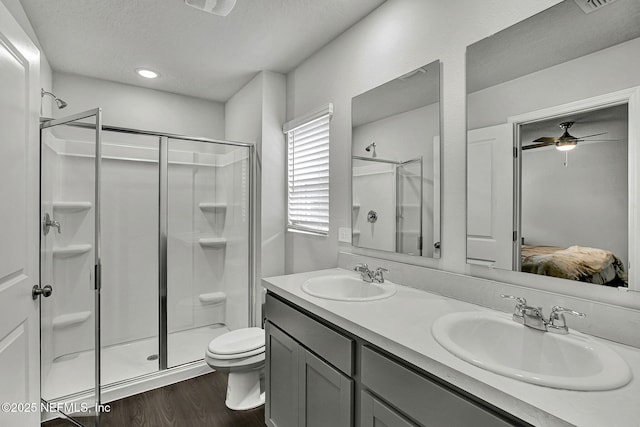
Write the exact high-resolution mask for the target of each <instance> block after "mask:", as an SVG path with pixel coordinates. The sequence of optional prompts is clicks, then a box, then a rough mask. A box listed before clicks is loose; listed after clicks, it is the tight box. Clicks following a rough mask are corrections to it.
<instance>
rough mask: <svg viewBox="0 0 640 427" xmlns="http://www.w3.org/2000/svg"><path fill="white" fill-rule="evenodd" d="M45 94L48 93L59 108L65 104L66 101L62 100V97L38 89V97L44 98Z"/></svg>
mask: <svg viewBox="0 0 640 427" xmlns="http://www.w3.org/2000/svg"><path fill="white" fill-rule="evenodd" d="M45 95H49V96H51V97H52V98H53V100H54V101H55V102H56V106H57V107H58V109H59V110H61V109H63V108H64V107H66V106H67V103H66V102H65V101H63V100H62V99H60V98H58V97H57V96H55V95H54V94H52V93H51V92H47V91H46V90H44V89H40V98H44V96H45Z"/></svg>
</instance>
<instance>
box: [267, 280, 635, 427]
mask: <svg viewBox="0 0 640 427" xmlns="http://www.w3.org/2000/svg"><path fill="white" fill-rule="evenodd" d="M326 274H353V275H356V276H357V274H356V273H354V272H351V271H348V270H342V269H338V268H336V269H330V270H321V271H313V272H309V273H299V274H291V275H286V276H277V277H270V278H266V279H263V281H262V285H263V286H264V287H265V288H266V289H267V290H269V291H271V292H273V293H275V294H277V295H279V296H281V297H283V298H285V299H287V300H289V301H290V302H292V303H293V304H296V305H298V306H300V307H302V308H304V309H306V310H309V311H310V312H312V313H314V314H316V315H318V316H320V317H322V318H324V319H326V320H327V321H329V322H331V323H333V324H335V325H336V326H338V327H340V328H343V329H345V330H347V331H349V332H351V333H353V334H354V335H356V336H358V337H360V338H362V339H364V340H366V341H369V342H370V343H372V344H374V345H376V346H378V347H380V348H382V349H384V350H386V351H388V352H390V353H392V354H395V355H396V356H398V357H400V358H401V359H404V360H406V361H407V362H409V363H411V364H413V365H415V366H417V367H419V368H421V369H423V370H425V371H427V372H430V373H432V374H433V375H436V376H438V377H440V378H442V379H443V380H445V381H447V382H449V383H450V384H453V385H455V386H457V387H460V388H461V389H463V390H466V391H467V392H469V393H471V394H474V395H476V396H478V397H479V398H481V399H483V400H485V401H486V402H489V403H491V404H493V405H495V406H497V407H498V408H501V409H503V410H505V411H507V412H509V413H511V414H513V415H515V416H517V417H519V418H521V419H523V420H525V421H527V422H529V423H531V424H533V425H536V426H567V425H575V426H580V427H583V426H584V427H587V426H594V427H604V426H606V427H615V426H620V427H622V426H625V427H638V426H640V380H638V378H640V350H639V349H636V348H633V347H628V346H624V345H620V344H616V343H613V342H610V341H606V340H601V339H598V338H593V339H594V340H597V341H600V342H602V343H606V344H607V345H609V346H610V347H611V348H613V349H614V350H615V351H616V352H617V353H618V354H619V355H620V356H621V357H622V358H623V359H624V360H625V361H626V362H627V363H628V364H629V366H630V367H631V370H632V372H633V376H634V378H633V379H632V380H631V382H630V383H629V384H627V385H626V386H624V387H622V388H619V389H617V390H609V391H571V390H558V389H553V388H547V387H542V386H536V385H532V384H529V383H525V382H521V381H518V380H514V379H511V378H508V377H504V376H501V375H498V374H494V373H492V372H489V371H486V370H484V369H481V368H478V367H476V366H474V365H471V364H469V363H467V362H464V361H463V360H461V359H458V358H457V357H456V356H454V355H452V354H451V353H449V352H448V351H447V350H445V349H444V348H443V347H441V346H440V344H438V343H437V342H436V341H435V339H434V338H433V336H432V335H431V325H432V324H433V322H434V321H435V320H436V319H437V318H439V317H440V316H443V315H445V314H448V313H453V312H462V311H491V310H489V309H487V308H484V307H480V306H477V305H473V304H469V303H466V302H462V301H458V300H455V299H451V298H447V297H443V296H440V295H435V294H432V293H429V292H425V291H421V290H417V289H413V288H409V287H405V286H398V291H397V293H396V294H395V295H394V296H392V297H390V298H387V299H383V300H378V301H369V302H343V301H333V300H326V299H322V298H317V297H313V296H311V295H308V294H306V293H305V292H303V291H302V289H301V285H302V283H303V282H304V281H305V280H307V279H309V278H311V277H316V276H322V275H326ZM569 326H571V325H569ZM616 326H619V327H623V325H613V327H616ZM639 333H640V332H639Z"/></svg>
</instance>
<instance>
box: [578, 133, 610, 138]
mask: <svg viewBox="0 0 640 427" xmlns="http://www.w3.org/2000/svg"><path fill="white" fill-rule="evenodd" d="M608 133H609V132H602V133H594V134H593V135H585V136H577V137H576V138H578V139H584V138H590V137H592V136H600V135H606V134H608Z"/></svg>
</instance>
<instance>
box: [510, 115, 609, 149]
mask: <svg viewBox="0 0 640 427" xmlns="http://www.w3.org/2000/svg"><path fill="white" fill-rule="evenodd" d="M574 123H575V122H562V123H560V128H561V129H562V130H563V132H562V135H560V136H558V137H550V136H543V137H541V138H538V139H535V140H533V142H537V144H531V145H525V146H523V147H522V149H523V150H531V149H533V148H540V147H546V146H549V145H555V146H556V150H560V151H570V150H573V149H574V148H576V146H577V145H578V142H581V141H586V140H587V139H586V138H593V137H594V136H600V135H604V134H606V133H607V132H602V133H594V134H593V135H586V136H580V137H575V136H573V135H571V134H570V133H569V128H570V127H571V126H573V124H574ZM588 141H591V142H596V141H598V142H600V141H603V142H604V141H615V140H613V139H601V140H595V139H589V140H588Z"/></svg>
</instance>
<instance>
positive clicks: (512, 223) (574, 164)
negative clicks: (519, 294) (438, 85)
mask: <svg viewBox="0 0 640 427" xmlns="http://www.w3.org/2000/svg"><path fill="white" fill-rule="evenodd" d="M595 3H598V4H600V5H599V6H595ZM639 67H640V2H638V1H636V0H619V1H616V2H608V3H607V2H591V1H587V0H565V1H562V2H560V3H558V4H556V5H555V6H553V7H551V8H549V9H547V10H545V11H543V12H541V13H539V14H537V15H535V16H532V17H531V18H529V19H527V20H525V21H522V22H520V23H518V24H516V25H514V26H512V27H510V28H507V29H505V30H503V31H500V32H499V33H497V34H495V35H493V36H491V37H488V38H486V39H484V40H481V41H479V42H477V43H474V44H473V45H471V46H468V48H467V109H468V110H467V131H468V132H467V262H468V263H471V264H479V265H484V266H488V267H491V268H501V269H508V270H513V271H521V272H526V273H533V274H541V275H545V276H552V277H556V278H559V279H564V280H573V281H576V282H580V283H581V284H582V283H584V284H585V285H588V286H594V285H597V286H609V287H612V288H618V287H624V288H627V287H628V288H629V289H632V290H640V284H639V283H638V280H639V279H640V277H638V276H637V275H636V273H635V271H634V269H632V268H630V267H634V268H635V266H636V265H638V263H639V262H640V259H639V257H638V252H637V250H636V242H637V241H639V240H640V232H639V230H638V228H639V227H637V226H636V225H635V222H636V221H635V217H636V216H637V214H636V213H635V211H634V206H636V204H637V203H640V197H639V193H638V188H640V182H639V181H638V176H639V174H638V168H639V167H640V160H639V158H638V154H637V153H638V151H639V148H640V145H639V144H640V141H639V140H638V137H639V134H638V129H639V128H640V123H639V121H640V112H639V111H638V108H639V107H638V102H639V101H640V98H639V97H640V74H639V73H638V69H639Z"/></svg>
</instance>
